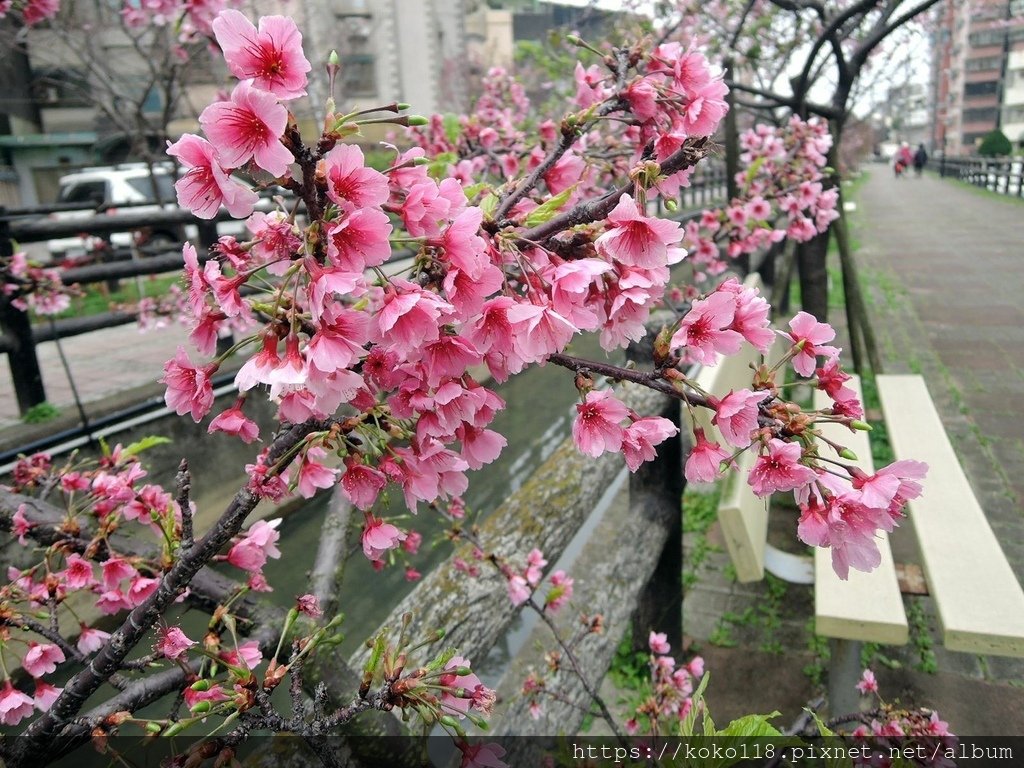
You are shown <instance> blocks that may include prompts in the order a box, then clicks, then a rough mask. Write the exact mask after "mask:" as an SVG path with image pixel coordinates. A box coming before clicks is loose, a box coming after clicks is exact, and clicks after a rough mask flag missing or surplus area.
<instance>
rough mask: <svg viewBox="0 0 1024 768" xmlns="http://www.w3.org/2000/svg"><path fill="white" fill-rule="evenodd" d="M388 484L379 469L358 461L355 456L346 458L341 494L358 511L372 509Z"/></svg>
mask: <svg viewBox="0 0 1024 768" xmlns="http://www.w3.org/2000/svg"><path fill="white" fill-rule="evenodd" d="M387 483H388V479H387V477H386V476H385V475H384V473H383V472H381V471H380V470H379V469H376V468H375V467H371V466H370V465H369V464H364V463H362V462H361V461H357V460H356V458H355V457H354V456H348V457H346V458H345V471H344V473H343V474H342V476H341V492H342V493H343V494H345V498H347V499H348V500H349V501H351V502H352V503H353V504H354V505H355V506H356V508H357V509H359V510H362V511H364V512H365V511H367V510H369V509H372V508H373V505H374V503H375V502H376V501H377V496H378V494H379V493H380V492H381V491H382V490H383V489H384V486H385V485H387Z"/></svg>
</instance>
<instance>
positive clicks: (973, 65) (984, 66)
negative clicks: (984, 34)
mask: <svg viewBox="0 0 1024 768" xmlns="http://www.w3.org/2000/svg"><path fill="white" fill-rule="evenodd" d="M1002 63H1003V62H1002V59H1001V58H1000V57H999V56H983V57H982V58H980V59H968V61H967V63H966V64H964V70H965V71H967V72H987V71H989V70H993V69H999V68H1000V67H1001V66H1002Z"/></svg>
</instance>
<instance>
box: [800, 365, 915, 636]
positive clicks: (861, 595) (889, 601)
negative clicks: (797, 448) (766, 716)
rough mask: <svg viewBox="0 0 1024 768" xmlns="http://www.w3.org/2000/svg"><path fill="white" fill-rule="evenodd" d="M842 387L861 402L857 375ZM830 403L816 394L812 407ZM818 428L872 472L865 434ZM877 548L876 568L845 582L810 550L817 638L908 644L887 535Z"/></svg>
mask: <svg viewBox="0 0 1024 768" xmlns="http://www.w3.org/2000/svg"><path fill="white" fill-rule="evenodd" d="M846 386H848V387H850V388H851V389H853V390H855V391H856V392H857V397H858V399H860V400H861V402H863V396H862V395H861V388H860V379H859V377H857V376H853V377H852V378H851V379H850V381H848V382H847V384H846ZM830 403H831V401H830V400H829V397H828V395H826V394H825V393H824V392H822V391H820V390H818V391H815V393H814V406H815V408H825V407H828V406H829V404H830ZM820 429H821V432H822V434H823V435H824V436H825V437H827V438H829V439H830V440H834V441H835V442H837V443H839V444H840V445H845V446H847V447H848V448H850V450H852V451H853V452H854V453H855V454H857V459H858V460H857V461H856V462H854V463H855V464H856V465H857V466H858V467H860V468H861V469H862V470H864V471H865V472H867V473H868V474H871V473H873V472H874V469H873V466H872V461H871V443H870V441H869V439H868V433H867V432H853V431H851V430H849V429H847V428H846V427H844V426H842V425H841V424H822V425H820ZM822 452H823V454H822V455H825V456H830V455H831V453H832V450H831V449H830V448H827V447H823V448H822ZM878 549H879V551H880V552H881V555H882V562H881V564H880V565H879V566H878V568H876V569H875V570H873V571H871V572H870V573H864V572H862V571H856V570H852V569H851V570H850V578H849V579H848V580H847V581H843V580H842V579H840V578H839V577H838V576H837V575H836V573H835V571H834V570H833V569H832V553H831V552H830V551H829V550H827V549H822V548H821V547H815V548H814V583H815V588H814V614H815V622H814V623H815V631H816V632H817V633H818V634H819V635H823V636H825V637H836V638H842V639H845V640H861V641H866V642H876V643H886V644H889V645H903V644H905V643H906V642H907V640H908V638H909V631H908V627H907V616H906V613H905V612H904V610H903V598H902V596H901V595H900V585H899V580H898V579H897V578H896V566H895V564H894V563H893V558H892V549H891V548H890V546H889V537H888V535H887V534H886V533H884V532H880V533H879V534H878Z"/></svg>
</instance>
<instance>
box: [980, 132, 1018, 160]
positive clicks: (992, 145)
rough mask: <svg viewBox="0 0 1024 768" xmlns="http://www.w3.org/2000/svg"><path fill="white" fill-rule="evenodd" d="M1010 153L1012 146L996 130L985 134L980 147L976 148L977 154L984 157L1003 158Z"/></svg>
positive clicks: (1001, 133)
mask: <svg viewBox="0 0 1024 768" xmlns="http://www.w3.org/2000/svg"><path fill="white" fill-rule="evenodd" d="M1012 152H1013V144H1011V143H1010V140H1009V139H1008V138H1006V134H1005V133H1003V132H1002V131H1000V130H999V129H998V128H996V129H995V130H994V131H992V132H991V133H987V134H985V138H983V139H982V140H981V146H980V147H978V154H979V155H982V156H984V157H1003V156H1005V155H1009V154H1011V153H1012Z"/></svg>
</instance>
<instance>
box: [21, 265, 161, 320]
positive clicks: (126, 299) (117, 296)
mask: <svg viewBox="0 0 1024 768" xmlns="http://www.w3.org/2000/svg"><path fill="white" fill-rule="evenodd" d="M180 280H181V274H180V273H179V272H175V273H174V274H172V275H145V276H142V277H140V278H139V279H138V282H136V280H134V279H131V278H125V279H122V280H120V281H119V286H118V288H117V290H115V291H111V290H110V289H109V288H108V287H107V284H106V283H93V284H90V285H85V286H82V295H81V296H75V297H72V299H71V306H70V307H69V308H68V309H66V310H65V311H64V312H61V313H60V314H59V315H55V317H57V318H67V317H91V316H93V315H101V314H103V313H104V312H110V311H111V306H112V305H116V304H135V303H137V302H138V301H139V300H140V299H143V298H146V297H155V296H161V295H163V294H165V293H166V292H167V289H168V288H170V287H171V286H172V285H174V284H175V283H179V282H180ZM140 286H141V288H142V290H141V291H140V290H139V288H140ZM39 319H40V318H38V317H36V318H35V320H36V321H37V322H38V321H39Z"/></svg>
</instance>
